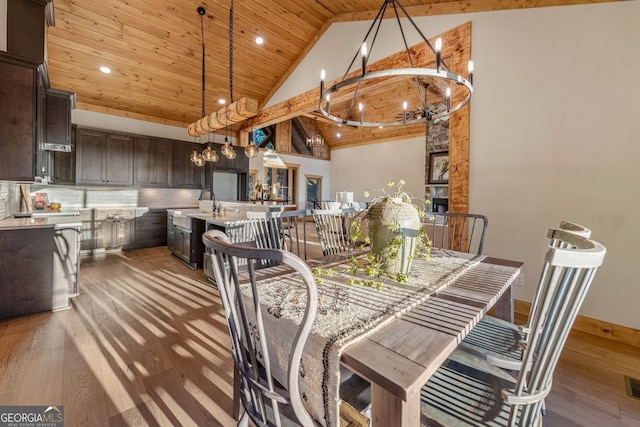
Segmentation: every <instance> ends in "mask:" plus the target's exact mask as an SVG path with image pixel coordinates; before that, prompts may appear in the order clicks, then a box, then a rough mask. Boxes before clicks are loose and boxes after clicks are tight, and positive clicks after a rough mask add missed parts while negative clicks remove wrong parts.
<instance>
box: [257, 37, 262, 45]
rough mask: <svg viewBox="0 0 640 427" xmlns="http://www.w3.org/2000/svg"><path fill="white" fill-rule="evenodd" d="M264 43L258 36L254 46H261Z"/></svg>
mask: <svg viewBox="0 0 640 427" xmlns="http://www.w3.org/2000/svg"><path fill="white" fill-rule="evenodd" d="M262 43H264V39H263V38H262V37H260V36H258V37H256V44H262Z"/></svg>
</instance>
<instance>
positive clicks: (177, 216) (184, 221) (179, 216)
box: [173, 212, 191, 230]
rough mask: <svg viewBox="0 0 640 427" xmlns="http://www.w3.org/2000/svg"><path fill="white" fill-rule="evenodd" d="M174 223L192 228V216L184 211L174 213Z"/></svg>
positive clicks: (177, 225) (188, 228) (181, 226)
mask: <svg viewBox="0 0 640 427" xmlns="http://www.w3.org/2000/svg"><path fill="white" fill-rule="evenodd" d="M173 225H175V226H176V227H180V228H186V229H187V230H191V218H190V217H189V216H187V215H185V214H183V213H179V212H174V213H173Z"/></svg>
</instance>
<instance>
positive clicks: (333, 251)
mask: <svg viewBox="0 0 640 427" xmlns="http://www.w3.org/2000/svg"><path fill="white" fill-rule="evenodd" d="M312 214H313V223H314V224H315V227H316V231H317V232H318V239H319V240H320V247H321V248H322V254H323V255H325V256H326V255H337V254H340V253H345V252H349V251H352V250H353V249H354V247H355V245H354V244H353V242H352V241H351V238H350V237H349V231H348V230H349V224H350V221H351V218H352V217H353V214H354V210H353V209H352V208H348V209H314V210H313V213H312Z"/></svg>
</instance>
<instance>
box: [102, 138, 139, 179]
mask: <svg viewBox="0 0 640 427" xmlns="http://www.w3.org/2000/svg"><path fill="white" fill-rule="evenodd" d="M104 163H105V177H106V181H107V184H109V185H133V138H132V137H131V136H128V135H118V134H110V135H108V136H107V146H106V154H105V162H104Z"/></svg>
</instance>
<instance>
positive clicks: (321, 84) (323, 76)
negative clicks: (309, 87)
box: [320, 68, 327, 96]
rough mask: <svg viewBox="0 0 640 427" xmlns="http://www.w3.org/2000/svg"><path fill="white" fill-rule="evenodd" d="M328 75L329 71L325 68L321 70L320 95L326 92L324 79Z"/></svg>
mask: <svg viewBox="0 0 640 427" xmlns="http://www.w3.org/2000/svg"><path fill="white" fill-rule="evenodd" d="M326 77H327V72H326V71H325V69H324V68H323V69H322V70H320V96H322V93H323V92H324V79H325V78H326Z"/></svg>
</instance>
